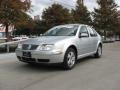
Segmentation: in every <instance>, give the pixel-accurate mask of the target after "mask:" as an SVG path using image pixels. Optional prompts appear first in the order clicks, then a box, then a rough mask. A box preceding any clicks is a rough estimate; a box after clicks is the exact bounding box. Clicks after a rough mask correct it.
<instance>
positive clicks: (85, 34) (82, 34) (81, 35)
mask: <svg viewBox="0 0 120 90" xmlns="http://www.w3.org/2000/svg"><path fill="white" fill-rule="evenodd" d="M79 37H80V38H84V37H88V34H87V33H81V34H80V36H79Z"/></svg>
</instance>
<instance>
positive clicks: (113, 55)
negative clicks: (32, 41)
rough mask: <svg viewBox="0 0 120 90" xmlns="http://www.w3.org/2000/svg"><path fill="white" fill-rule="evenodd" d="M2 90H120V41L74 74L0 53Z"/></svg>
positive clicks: (83, 62) (81, 64) (80, 64)
mask: <svg viewBox="0 0 120 90" xmlns="http://www.w3.org/2000/svg"><path fill="white" fill-rule="evenodd" d="M0 90H120V42H115V43H107V44H104V46H103V56H102V57H101V58H100V59H95V58H93V57H87V58H84V59H81V60H79V62H78V63H77V65H76V67H75V68H74V69H73V70H70V71H64V70H63V69H61V67H59V66H51V65H50V66H48V65H34V66H31V65H28V64H25V63H22V62H19V61H18V60H17V58H16V56H15V53H10V54H0Z"/></svg>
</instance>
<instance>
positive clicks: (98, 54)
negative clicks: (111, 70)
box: [94, 45, 102, 58]
mask: <svg viewBox="0 0 120 90" xmlns="http://www.w3.org/2000/svg"><path fill="white" fill-rule="evenodd" d="M94 56H95V58H100V57H101V56H102V46H101V45H99V46H98V48H97V52H96V53H95V54H94Z"/></svg>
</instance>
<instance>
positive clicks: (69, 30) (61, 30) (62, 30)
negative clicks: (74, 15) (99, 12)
mask: <svg viewBox="0 0 120 90" xmlns="http://www.w3.org/2000/svg"><path fill="white" fill-rule="evenodd" d="M77 30H78V25H68V26H58V27H54V28H52V29H50V30H49V31H47V32H46V33H45V34H44V36H75V35H76V33H77Z"/></svg>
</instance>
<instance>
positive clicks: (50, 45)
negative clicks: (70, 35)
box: [39, 44, 54, 51]
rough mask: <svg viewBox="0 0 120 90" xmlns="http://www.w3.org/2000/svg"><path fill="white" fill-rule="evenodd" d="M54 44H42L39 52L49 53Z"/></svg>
mask: <svg viewBox="0 0 120 90" xmlns="http://www.w3.org/2000/svg"><path fill="white" fill-rule="evenodd" d="M53 46H54V45H53V44H42V45H40V46H39V50H41V51H49V50H52V49H53Z"/></svg>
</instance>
